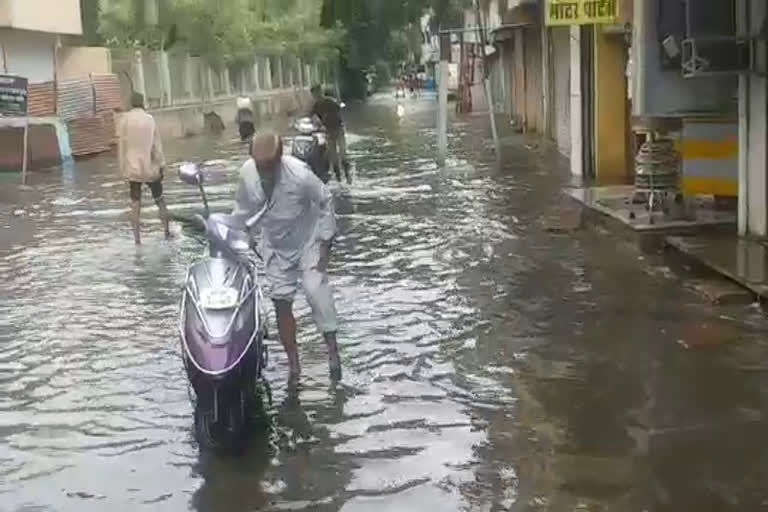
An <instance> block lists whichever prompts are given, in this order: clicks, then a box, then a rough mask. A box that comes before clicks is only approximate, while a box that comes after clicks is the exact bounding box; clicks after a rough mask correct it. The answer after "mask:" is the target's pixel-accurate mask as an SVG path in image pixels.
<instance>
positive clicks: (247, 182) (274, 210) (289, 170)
mask: <svg viewBox="0 0 768 512" xmlns="http://www.w3.org/2000/svg"><path fill="white" fill-rule="evenodd" d="M267 202H268V199H267V196H266V193H265V192H264V189H263V187H262V184H261V178H260V177H259V173H258V171H257V170H256V163H255V162H254V161H253V159H250V160H248V161H247V162H246V163H245V164H244V165H243V167H242V168H241V169H240V184H239V186H238V188H237V195H236V197H235V209H234V211H233V212H232V217H233V220H234V221H235V222H237V223H239V224H245V222H246V221H247V220H248V219H249V218H251V217H252V216H254V215H255V214H257V213H258V212H260V211H261V210H262V209H263V208H264V206H265V205H267ZM259 226H260V227H261V234H262V237H261V239H262V244H263V249H264V252H265V254H264V256H265V259H270V258H272V257H274V258H275V259H276V260H277V261H276V262H274V263H276V264H277V266H278V269H280V270H285V271H290V270H291V269H293V268H295V267H296V266H298V265H299V264H300V261H301V257H302V255H303V254H304V251H306V250H307V248H308V247H310V246H311V245H312V244H313V243H314V242H316V241H317V240H322V241H330V240H332V239H333V237H334V236H335V234H336V218H335V214H334V211H333V196H332V195H331V193H330V192H329V191H328V189H327V188H326V187H325V185H323V182H322V181H320V179H318V177H317V176H315V174H314V173H313V172H312V170H311V169H310V168H309V166H307V165H306V164H305V163H304V162H302V161H301V160H299V159H297V158H294V157H292V156H283V157H282V160H281V163H280V169H279V170H278V171H277V176H276V179H275V187H274V190H273V191H272V197H271V198H269V207H268V210H267V212H266V213H265V214H264V216H263V217H262V218H261V221H260V223H259Z"/></svg>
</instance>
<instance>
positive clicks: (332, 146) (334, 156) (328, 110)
mask: <svg viewBox="0 0 768 512" xmlns="http://www.w3.org/2000/svg"><path fill="white" fill-rule="evenodd" d="M311 92H312V97H313V98H314V101H315V102H314V104H313V105H312V111H311V112H310V115H311V116H312V117H313V118H315V117H316V118H318V119H319V120H320V122H322V123H323V126H324V127H325V131H326V134H327V135H328V158H329V160H330V163H331V166H332V167H333V171H334V173H335V174H336V180H338V182H339V183H341V171H342V169H343V170H344V175H345V176H346V178H347V184H349V185H351V184H352V174H351V170H350V165H349V160H348V159H347V137H346V133H345V131H344V120H343V119H342V115H341V105H339V104H338V103H337V102H336V100H335V99H333V98H331V97H330V96H324V95H323V90H322V88H321V87H320V85H314V86H313V87H312V89H311Z"/></svg>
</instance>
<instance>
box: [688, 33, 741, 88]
mask: <svg viewBox="0 0 768 512" xmlns="http://www.w3.org/2000/svg"><path fill="white" fill-rule="evenodd" d="M682 50H683V51H682V64H683V76H684V77H686V78H696V77H701V76H712V75H729V74H735V73H742V72H745V71H749V70H750V69H751V68H752V66H753V63H752V41H751V40H750V39H746V38H739V37H699V38H689V39H684V40H683V48H682Z"/></svg>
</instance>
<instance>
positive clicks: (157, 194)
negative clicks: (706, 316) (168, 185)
mask: <svg viewBox="0 0 768 512" xmlns="http://www.w3.org/2000/svg"><path fill="white" fill-rule="evenodd" d="M128 183H129V185H130V187H131V201H134V202H138V201H141V187H142V185H146V186H147V187H149V190H150V191H151V192H152V199H154V200H155V201H159V200H160V199H162V198H163V178H160V179H159V180H157V181H152V182H150V183H142V182H140V181H129V182H128Z"/></svg>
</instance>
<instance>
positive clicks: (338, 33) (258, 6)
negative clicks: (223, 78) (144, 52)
mask: <svg viewBox="0 0 768 512" xmlns="http://www.w3.org/2000/svg"><path fill="white" fill-rule="evenodd" d="M81 3H82V4H83V5H82V7H83V12H84V13H88V14H89V16H88V17H87V18H86V22H87V23H92V21H91V20H92V19H96V20H97V23H98V26H97V28H96V30H95V32H96V33H98V34H99V35H100V37H101V39H102V41H103V44H106V45H108V46H112V47H119V48H151V49H161V48H162V49H169V48H172V47H174V46H180V47H183V48H184V49H185V50H187V51H188V52H190V53H191V54H193V55H197V56H200V57H203V58H205V59H206V60H207V61H208V62H209V63H210V64H211V65H214V66H221V65H233V64H237V63H246V62H250V61H251V60H252V59H253V57H254V56H255V55H256V54H260V55H282V54H291V55H295V56H298V57H302V58H305V59H323V58H325V59H329V58H332V57H335V56H336V48H337V47H338V46H340V44H341V43H340V41H341V37H342V34H343V32H342V30H341V29H340V27H338V26H332V27H327V28H324V27H321V26H320V9H321V6H322V0H110V2H109V3H108V5H109V7H108V8H107V9H106V10H103V11H100V12H98V15H97V16H95V17H94V16H93V12H94V9H98V3H99V2H98V0H81ZM154 5H157V16H156V17H155V16H154V15H152V16H147V14H148V8H152V6H154ZM85 30H86V33H92V32H94V31H93V30H91V27H89V26H86V27H85ZM91 39H93V38H91Z"/></svg>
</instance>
